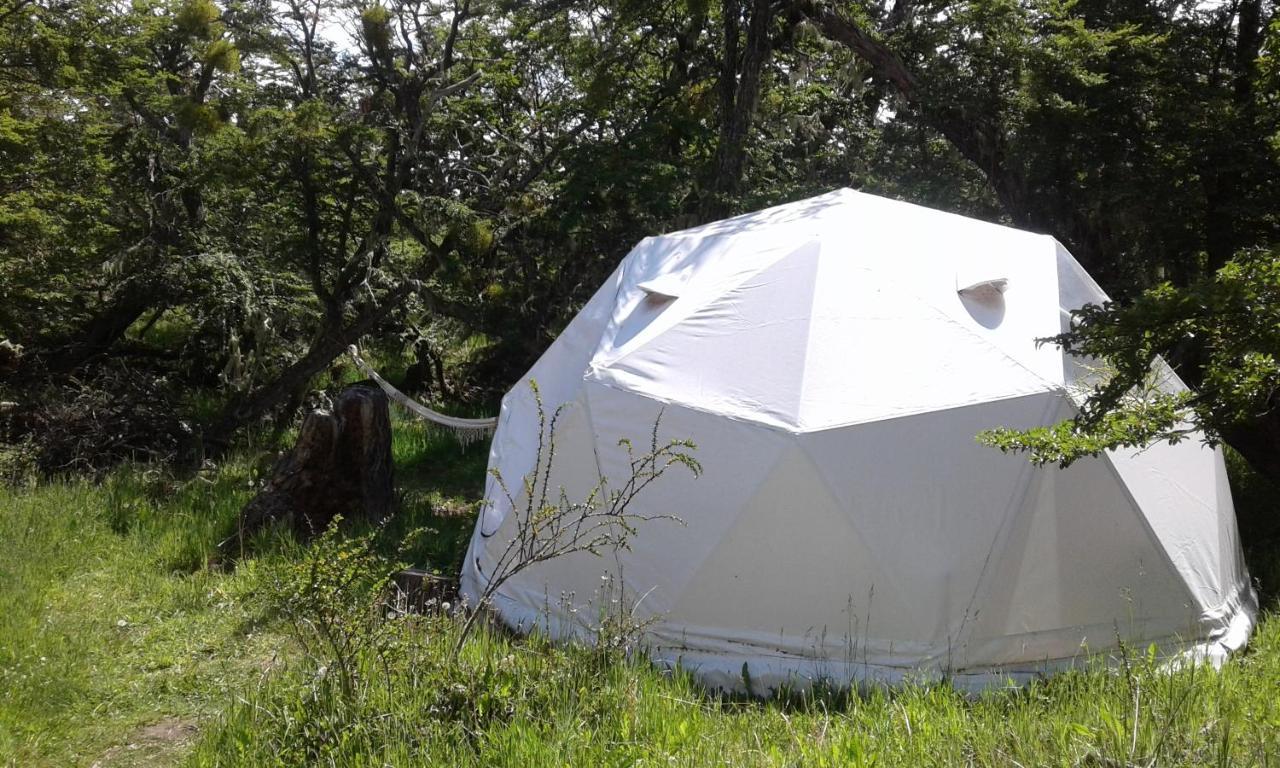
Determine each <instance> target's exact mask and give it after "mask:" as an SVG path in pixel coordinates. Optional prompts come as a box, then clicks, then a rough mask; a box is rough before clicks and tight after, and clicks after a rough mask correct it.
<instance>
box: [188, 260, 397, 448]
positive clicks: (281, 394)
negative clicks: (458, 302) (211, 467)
mask: <svg viewBox="0 0 1280 768" xmlns="http://www.w3.org/2000/svg"><path fill="white" fill-rule="evenodd" d="M417 288H418V284H417V283H416V282H408V283H405V284H404V285H402V286H400V287H399V288H397V289H396V290H394V291H392V292H391V293H390V294H388V295H386V296H384V297H382V299H381V302H380V303H379V304H378V305H377V306H376V307H370V308H368V309H367V310H366V311H365V312H363V313H361V315H360V316H359V317H358V318H357V319H356V320H355V321H354V322H353V323H351V324H350V325H348V326H346V327H344V328H330V329H327V330H324V331H322V332H321V333H320V336H319V337H318V338H317V339H316V340H315V341H314V342H313V343H312V344H311V348H310V349H308V350H307V354H306V355H303V357H302V358H301V359H299V360H297V361H296V362H294V363H293V365H290V366H289V367H288V368H285V369H284V370H283V371H281V372H280V374H279V375H278V376H276V378H275V379H273V380H271V381H269V382H267V383H266V384H263V385H262V386H261V387H258V388H257V389H255V390H254V391H252V392H250V393H249V394H247V395H245V396H244V397H241V398H237V399H235V400H232V401H231V402H229V403H227V405H226V407H224V408H223V409H222V413H221V414H219V416H218V418H217V419H216V420H215V421H214V422H213V423H212V424H211V425H210V426H208V427H207V428H206V429H205V430H204V431H203V434H202V438H201V440H202V442H201V444H200V445H198V446H193V450H192V451H191V452H190V453H191V455H190V457H189V458H190V459H192V460H200V459H203V458H216V457H219V456H221V455H222V454H224V453H225V452H226V450H227V449H228V448H229V447H230V446H231V439H232V437H233V436H234V435H235V433H236V432H237V431H239V429H240V428H241V427H243V426H245V425H247V424H249V423H250V422H252V421H254V420H255V419H260V418H262V417H263V416H264V415H266V414H267V413H269V412H270V411H271V410H272V409H274V408H275V407H276V406H278V405H279V404H280V403H282V402H284V401H285V400H286V399H288V397H289V396H290V395H291V394H292V393H294V392H297V391H298V390H299V389H300V388H302V387H303V386H305V385H306V383H307V382H308V381H310V380H311V378H312V377H314V376H315V375H316V374H318V373H320V372H321V371H323V370H324V369H325V368H326V367H328V365H329V364H330V363H332V362H333V360H334V358H336V357H338V355H341V354H342V353H343V352H344V351H346V349H347V347H348V346H349V345H351V344H354V343H355V342H356V341H357V340H359V338H360V337H361V336H363V335H365V334H366V333H368V332H369V331H370V330H372V329H373V327H374V326H375V325H377V324H378V322H379V321H381V320H382V319H383V318H385V317H387V316H388V315H389V314H391V312H392V310H394V309H395V308H396V307H398V306H400V304H402V303H403V302H404V300H405V299H407V298H408V297H409V294H411V293H413V292H414V291H415V290H417Z"/></svg>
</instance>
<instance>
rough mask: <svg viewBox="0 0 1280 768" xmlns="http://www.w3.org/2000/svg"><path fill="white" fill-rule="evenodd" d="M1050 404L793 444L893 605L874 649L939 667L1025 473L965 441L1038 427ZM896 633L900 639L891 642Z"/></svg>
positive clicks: (1016, 403)
mask: <svg viewBox="0 0 1280 768" xmlns="http://www.w3.org/2000/svg"><path fill="white" fill-rule="evenodd" d="M1057 398H1058V395H1056V394H1053V393H1041V394H1037V395H1029V396H1025V397H1018V398H1011V399H1008V400H1000V401H996V402H989V403H980V404H977V405H970V406H966V407H962V408H954V409H947V410H942V411H933V412H929V413H923V414H915V415H912V416H905V417H901V418H897V419H890V420H885V421H877V422H872V423H867V424H859V425H856V426H851V427H844V428H839V429H829V430H823V431H820V432H813V433H808V434H804V435H801V436H800V437H799V439H800V441H801V444H802V445H803V446H804V448H805V450H806V452H807V453H808V455H809V456H810V457H812V460H813V463H814V465H815V466H817V467H818V469H819V471H820V473H821V476H822V478H823V480H824V482H825V484H826V485H827V487H829V488H831V489H832V490H833V492H834V494H835V497H836V499H837V500H838V501H839V503H840V507H841V509H842V510H843V513H844V514H845V515H846V516H847V517H848V519H849V521H850V523H851V525H852V526H853V527H854V529H855V530H857V531H858V533H859V537H860V538H861V540H862V541H863V542H865V543H866V545H867V546H868V548H869V549H870V550H871V551H872V552H873V553H875V555H874V556H875V557H876V558H877V559H878V560H879V561H880V562H881V563H882V568H884V569H886V570H888V571H889V572H890V573H893V574H894V576H893V578H894V581H895V583H896V585H897V586H898V589H899V592H900V593H901V594H902V595H903V600H902V602H901V603H891V602H888V601H884V600H881V601H880V602H879V604H878V606H875V607H876V609H877V610H875V611H873V612H872V615H871V617H870V619H871V621H870V623H871V627H872V630H873V634H872V635H871V637H872V639H873V640H875V641H883V642H884V643H886V644H887V643H890V642H892V643H900V642H902V641H905V640H912V641H915V642H916V643H917V644H918V645H920V646H921V647H927V648H928V649H929V650H928V656H929V658H930V663H934V662H937V664H938V666H941V665H942V664H945V663H946V657H947V656H948V654H953V653H954V648H955V646H956V643H957V642H958V641H959V638H960V633H961V630H962V627H963V626H964V623H965V621H966V620H967V618H968V617H969V613H970V612H971V611H972V610H973V607H974V606H973V602H974V596H975V594H976V592H977V590H978V588H979V584H980V579H981V578H982V576H983V573H984V569H985V568H986V564H987V562H988V560H989V558H990V557H991V553H992V550H993V548H994V547H996V546H997V542H998V541H999V538H1000V536H1001V535H1002V533H1003V531H1004V529H1005V528H1006V527H1007V525H1008V521H1009V519H1010V518H1011V517H1012V516H1014V515H1015V514H1016V512H1017V509H1018V508H1019V507H1020V506H1021V504H1022V503H1023V498H1024V497H1025V495H1026V493H1027V488H1028V485H1029V478H1030V475H1031V470H1032V467H1031V465H1030V464H1029V463H1028V462H1027V461H1025V460H1023V459H1021V458H1019V457H1017V456H1009V455H1005V454H1003V453H1000V452H999V451H994V450H991V449H990V448H986V447H984V446H982V445H980V444H978V442H977V441H976V440H975V436H976V435H977V434H978V433H979V432H981V431H982V430H984V429H988V428H990V427H992V426H997V425H1000V424H1010V425H1024V426H1034V425H1037V424H1043V423H1045V422H1046V420H1047V415H1048V414H1051V413H1053V412H1054V410H1056V405H1055V401H1056V399H1057ZM828 608H830V606H828ZM815 610H817V609H816V608H815ZM886 614H887V615H886ZM907 616H909V617H911V622H910V626H909V628H908V626H907V625H906V624H905V621H904V617H907ZM895 624H897V625H902V627H903V629H902V631H903V632H904V634H898V633H894V632H893V629H894V627H895Z"/></svg>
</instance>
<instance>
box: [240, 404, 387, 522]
mask: <svg viewBox="0 0 1280 768" xmlns="http://www.w3.org/2000/svg"><path fill="white" fill-rule="evenodd" d="M388 404H389V403H388V400H387V396H386V394H384V393H383V391H382V390H381V389H379V388H378V386H377V385H376V384H373V383H372V382H362V383H360V384H354V385H352V386H350V387H348V388H346V389H345V390H343V392H342V394H341V395H339V396H338V401H337V403H336V404H335V405H334V407H333V408H332V410H330V409H327V408H318V409H316V410H313V411H311V412H310V413H308V414H307V416H306V418H305V419H304V420H303V422H302V429H301V430H300V431H299V434H298V440H297V442H296V443H295V444H294V447H293V450H291V451H289V453H287V454H285V456H283V457H282V458H281V459H280V460H279V461H277V462H276V464H275V466H274V467H273V468H272V470H271V476H270V477H269V478H267V480H266V482H265V483H264V484H263V487H262V491H261V492H259V493H258V495H257V496H255V497H253V499H251V500H250V501H249V503H248V504H246V505H245V507H244V509H243V510H241V513H240V526H239V529H238V530H237V532H236V535H235V536H233V537H232V538H231V539H228V540H227V541H225V542H223V546H224V547H225V546H226V545H227V544H229V543H232V542H243V541H244V539H245V538H246V537H248V536H251V535H252V534H253V533H254V532H256V531H258V530H260V529H261V528H262V527H264V526H266V525H268V524H271V523H276V522H279V523H284V524H285V525H287V526H289V528H291V529H292V530H293V531H294V533H295V534H296V535H297V536H299V537H300V538H302V539H309V538H311V537H312V536H314V535H316V534H317V533H319V532H321V531H323V530H324V529H325V528H327V527H328V526H329V524H330V523H332V522H333V519H334V517H335V516H337V515H345V516H346V517H348V518H351V517H359V518H361V519H364V520H368V521H370V522H373V523H380V522H382V521H383V520H386V519H387V518H388V517H390V516H391V514H392V513H393V512H394V510H395V492H394V487H393V478H392V462H391V419H390V415H389V411H388Z"/></svg>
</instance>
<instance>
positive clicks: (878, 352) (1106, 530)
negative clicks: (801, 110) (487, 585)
mask: <svg viewBox="0 0 1280 768" xmlns="http://www.w3.org/2000/svg"><path fill="white" fill-rule="evenodd" d="M1101 300H1105V294H1103V293H1102V292H1101V290H1099V289H1098V287H1097V286H1096V284H1094V283H1093V282H1092V280H1090V279H1089V278H1088V276H1087V274H1085V273H1084V271H1083V270H1082V269H1080V267H1079V265H1078V264H1076V262H1075V261H1074V259H1072V257H1071V256H1070V254H1069V253H1067V252H1066V250H1065V249H1064V248H1062V246H1060V245H1059V244H1058V243H1057V242H1056V241H1054V240H1053V239H1052V238H1049V237H1046V236H1041V235H1034V234H1030V233H1027V232H1022V231H1018V230H1014V229H1010V228H1007V227H1001V226H998V225H994V224H989V223H985V222H979V221H975V220H972V219H967V218H964V217H961V216H955V215H952V214H946V213H942V212H938V211H933V210H930V209H927V208H922V207H919V206H914V205H910V204H906V203H901V202H897V201H893V200H888V199H885V198H880V197H875V196H872V195H865V194H860V193H856V192H852V191H850V190H837V191H835V192H832V193H829V194H827V195H822V196H820V197H816V198H812V199H809V200H802V201H798V202H796V203H791V204H788V205H784V206H778V207H776V208H770V209H767V210H764V211H760V212H757V213H753V214H748V215H746V216H740V217H736V218H733V219H727V220H725V221H721V222H715V223H712V224H708V225H706V226H703V227H699V228H696V229H691V230H685V231H682V232H676V233H672V234H668V235H664V236H661V237H653V238H647V239H645V240H644V241H642V242H641V243H640V244H638V245H637V246H636V248H635V249H633V250H632V252H631V253H630V254H629V255H628V256H627V257H626V259H624V260H623V262H622V263H621V264H620V265H619V267H618V269H617V270H615V272H614V274H613V275H612V276H611V277H610V279H609V280H608V281H606V283H605V285H604V286H602V287H601V288H600V290H599V291H598V292H597V293H596V295H595V296H594V297H593V298H592V299H591V301H590V302H588V304H587V305H586V306H585V307H584V308H583V310H582V311H581V312H580V313H579V315H578V316H577V317H576V318H575V319H574V321H573V322H572V323H571V324H570V325H569V327H568V328H566V330H565V331H564V333H563V334H562V335H561V336H560V338H559V339H557V341H556V342H555V343H554V344H553V345H552V346H551V347H550V348H549V349H548V350H547V352H546V353H545V354H544V355H543V357H542V358H541V359H540V360H539V361H538V363H536V364H535V365H534V367H533V369H532V370H531V371H530V372H529V375H528V377H527V378H533V379H536V380H537V381H538V383H539V385H540V390H541V393H542V397H543V399H544V402H545V403H546V405H547V406H548V408H551V409H554V408H555V407H557V406H559V405H560V404H563V403H568V404H570V407H569V409H568V410H567V411H566V416H565V418H564V419H563V421H562V423H561V424H559V425H558V428H557V460H556V466H554V467H553V468H552V472H553V481H552V482H553V485H563V486H564V487H565V489H566V492H567V493H568V495H569V498H571V499H572V498H575V494H585V493H587V492H588V491H589V489H590V488H591V487H592V486H594V484H595V483H597V482H598V480H599V478H600V477H601V476H604V477H609V478H620V477H625V476H626V475H627V467H626V463H625V454H624V453H623V452H621V450H620V449H619V448H618V447H617V441H618V439H619V438H622V437H633V438H641V437H644V436H646V435H648V433H649V431H650V430H651V429H652V427H653V424H654V421H655V419H656V418H657V416H658V414H659V413H662V414H663V416H662V422H661V430H662V436H663V437H664V438H666V437H672V438H688V439H692V440H693V441H694V442H695V443H697V444H698V446H699V449H698V452H697V456H698V459H699V461H700V462H701V463H702V464H703V467H704V470H705V472H704V475H703V477H701V478H700V479H697V480H694V479H692V478H688V477H684V476H679V477H677V476H670V475H669V476H667V477H664V478H663V479H662V481H661V482H659V483H657V484H655V485H654V486H652V487H651V488H650V489H648V490H646V492H645V495H643V496H641V497H640V498H638V499H637V500H636V502H635V503H636V504H637V505H641V506H644V507H645V508H646V510H649V509H651V510H667V511H671V512H673V513H674V514H676V515H678V516H679V517H680V518H681V520H683V521H684V525H683V526H672V525H669V524H668V525H662V524H661V523H663V522H667V521H653V522H652V523H646V524H644V525H643V526H642V530H640V531H639V533H638V535H637V537H636V538H635V539H634V540H633V544H632V549H631V550H630V551H629V552H625V553H622V554H621V555H620V557H619V559H618V560H617V562H616V563H615V562H605V561H604V560H601V559H599V558H595V557H592V556H590V555H585V554H584V555H575V556H570V557H567V558H563V559H562V560H560V561H555V562H549V563H543V564H540V565H538V566H536V567H534V568H530V569H529V570H527V571H525V572H523V573H521V574H520V576H519V577H518V578H514V579H511V580H510V581H508V582H506V583H505V584H504V585H503V587H502V588H501V589H500V590H499V592H498V595H497V600H496V608H497V610H498V611H499V613H500V614H501V615H502V616H503V617H504V618H505V619H506V620H507V621H508V622H510V623H511V624H513V625H522V626H525V627H528V626H532V625H533V624H535V623H539V624H541V625H543V626H544V627H546V628H547V629H549V630H550V631H552V632H554V633H558V634H572V633H575V632H577V631H578V628H576V626H575V625H574V623H573V621H572V618H571V617H572V616H573V615H574V609H575V608H582V609H587V610H588V613H589V612H590V608H591V605H590V604H591V602H592V600H593V599H597V598H595V597H593V591H595V592H598V585H599V584H600V575H601V572H602V571H605V570H611V569H612V570H621V571H622V573H621V574H616V573H615V576H618V577H619V578H622V577H623V576H625V578H624V579H623V581H624V582H625V584H626V586H627V589H628V591H630V592H634V593H635V594H637V595H644V600H643V601H642V603H641V605H640V606H639V609H638V615H639V616H640V617H641V618H643V619H646V620H651V621H650V623H649V629H648V641H649V643H650V649H651V652H652V653H653V655H654V656H655V657H656V658H658V659H664V660H667V661H671V662H675V661H681V662H683V664H684V665H685V666H686V667H687V668H694V669H695V670H697V671H698V672H699V674H701V675H702V676H703V678H704V679H705V680H706V681H707V682H708V683H710V684H712V685H717V686H724V687H737V686H739V685H741V669H742V665H743V663H746V664H747V665H748V668H749V669H750V674H751V677H752V679H753V680H756V681H760V682H761V684H763V685H771V684H772V685H777V684H781V683H783V682H787V681H791V682H803V681H804V680H807V679H812V678H813V677H817V676H821V677H830V678H832V679H835V680H836V682H841V683H843V682H848V681H850V680H852V679H854V678H858V679H867V678H872V679H887V680H896V679H900V678H901V677H902V676H903V675H907V674H924V675H942V674H946V675H948V676H949V677H950V678H951V679H953V680H954V681H956V682H957V684H960V685H966V686H981V685H984V684H986V683H987V682H990V681H992V680H997V679H1003V677H1004V676H1005V675H1013V676H1015V677H1018V676H1028V675H1034V674H1038V673H1041V672H1043V671H1046V670H1049V669H1052V668H1056V667H1057V666H1060V665H1062V664H1067V663H1071V661H1072V660H1073V659H1076V658H1079V657H1080V655H1081V654H1080V648H1081V646H1082V643H1083V644H1084V645H1085V646H1086V647H1088V648H1091V649H1097V650H1102V649H1105V648H1107V647H1110V646H1112V645H1114V644H1115V642H1116V641H1117V637H1119V638H1122V639H1124V640H1126V641H1130V642H1135V641H1142V642H1144V643H1145V642H1148V641H1154V642H1160V643H1163V644H1165V645H1166V646H1168V647H1170V648H1171V649H1173V648H1185V647H1194V648H1195V649H1197V650H1199V651H1204V652H1211V653H1218V654H1221V653H1225V651H1226V650H1228V649H1230V648H1233V647H1237V646H1239V645H1241V644H1242V643H1243V642H1244V640H1245V638H1246V637H1247V634H1248V630H1249V627H1250V626H1251V622H1252V612H1253V608H1252V604H1253V603H1252V601H1253V596H1252V592H1251V590H1250V588H1249V586H1248V578H1247V574H1245V572H1244V567H1243V564H1242V560H1241V557H1240V551H1239V543H1238V541H1237V539H1236V532H1235V519H1234V512H1233V510H1232V507H1231V500H1230V492H1229V490H1228V489H1227V486H1226V477H1225V470H1224V467H1223V463H1222V458H1221V455H1220V453H1218V452H1216V451H1214V450H1211V449H1208V448H1205V447H1203V446H1201V445H1200V444H1199V443H1198V442H1196V441H1188V442H1184V443H1181V444H1179V445H1176V446H1156V447H1153V448H1151V449H1149V450H1147V451H1144V452H1138V453H1115V452H1113V453H1109V454H1108V455H1106V456H1103V457H1100V458H1098V459H1093V460H1086V461H1081V462H1078V463H1077V464H1076V465H1073V467H1071V468H1070V469H1067V470H1057V469H1052V468H1040V469H1037V468H1034V467H1032V466H1031V465H1030V464H1028V463H1027V462H1026V461H1025V460H1024V459H1021V458H1019V457H1016V456H1005V455H1003V454H1001V453H999V452H998V451H995V450H993V449H990V448H986V447H983V446H980V445H978V444H977V443H976V442H975V440H974V436H975V435H976V434H977V433H978V432H980V431H981V430H983V429H987V428H990V427H995V426H1015V427H1026V426H1034V425H1038V424H1047V423H1052V422H1054V421H1057V420H1059V419H1061V418H1065V417H1067V416H1069V415H1070V414H1071V413H1073V412H1074V410H1073V409H1074V404H1073V399H1072V394H1073V393H1072V388H1073V386H1074V385H1075V383H1076V382H1077V380H1078V379H1080V378H1081V377H1082V376H1085V375H1088V370H1087V368H1086V367H1082V366H1081V365H1080V364H1079V363H1078V362H1077V361H1074V360H1071V359H1068V358H1064V356H1063V354H1062V353H1061V351H1060V350H1059V349H1057V348H1056V347H1053V346H1052V345H1043V346H1042V345H1037V344H1036V339H1037V338H1042V337H1045V336H1050V335H1053V334H1055V333H1057V332H1058V331H1059V330H1060V329H1061V328H1062V327H1063V323H1064V322H1065V318H1066V317H1067V316H1068V315H1069V311H1070V310H1071V309H1074V308H1076V307H1078V306H1080V305H1081V304H1083V303H1085V302H1088V301H1101ZM1166 386H1181V384H1180V383H1179V382H1177V381H1176V377H1173V375H1172V373H1171V372H1170V373H1168V376H1167V382H1166ZM537 432H538V427H537V422H536V412H535V408H534V404H533V402H532V398H531V395H530V393H529V391H528V387H527V383H526V381H525V380H522V381H521V382H520V383H519V384H517V386H516V387H514V388H513V389H512V390H511V392H510V393H509V394H508V395H507V397H506V398H505V399H504V402H503V409H502V416H501V418H500V423H499V427H498V432H497V435H496V436H495V439H494V443H493V446H492V448H491V454H490V466H491V467H492V468H495V469H497V470H499V471H500V473H501V474H502V476H503V477H504V478H507V480H508V482H509V483H510V482H511V481H512V479H513V478H519V477H522V476H524V475H525V474H526V473H527V472H529V471H530V470H531V469H533V462H534V461H535V456H536V447H537ZM1170 478H1176V479H1177V483H1176V484H1174V483H1171V482H1169V481H1170ZM499 496H500V494H499V493H498V492H497V488H495V487H493V483H492V481H491V483H490V488H489V489H488V492H487V498H488V500H489V502H490V505H489V506H488V507H487V508H486V510H485V511H484V513H483V514H482V515H481V519H480V520H479V521H478V523H477V531H476V534H475V536H474V537H473V540H472V544H471V549H470V551H469V553H468V556H467V560H466V567H465V568H464V573H463V590H464V593H466V594H468V595H469V596H471V597H472V598H474V597H475V596H476V595H478V594H480V591H481V589H482V584H483V580H484V579H485V578H486V576H485V573H486V564H488V565H489V567H492V559H493V556H494V547H497V546H500V544H499V542H503V540H504V539H503V537H504V535H508V534H509V532H510V530H511V529H512V526H513V524H514V519H513V518H514V514H513V513H512V512H511V511H510V510H508V509H505V508H504V504H503V502H502V500H501V499H500V498H499ZM508 537H509V536H508ZM562 594H563V595H572V596H573V597H571V598H567V599H568V602H570V603H572V602H574V601H577V602H579V603H581V605H578V606H574V605H568V604H565V603H564V601H559V602H557V601H550V600H548V595H562ZM597 597H598V596H597ZM1122 624H1127V628H1126V627H1124V626H1121V625H1122Z"/></svg>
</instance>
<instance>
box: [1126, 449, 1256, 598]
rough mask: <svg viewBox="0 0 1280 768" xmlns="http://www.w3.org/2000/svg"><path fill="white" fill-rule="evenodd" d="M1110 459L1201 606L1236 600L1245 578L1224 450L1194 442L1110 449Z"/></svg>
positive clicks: (1245, 580)
mask: <svg viewBox="0 0 1280 768" xmlns="http://www.w3.org/2000/svg"><path fill="white" fill-rule="evenodd" d="M1106 460H1107V461H1108V462H1110V464H1111V465H1112V466H1114V467H1115V471H1116V472H1117V473H1118V474H1119V476H1120V478H1121V479H1122V481H1123V482H1124V485H1125V487H1126V489H1127V490H1128V492H1129V494H1130V495H1131V497H1132V498H1133V500H1134V503H1135V504H1136V505H1137V506H1138V508H1139V509H1141V510H1142V513H1143V515H1144V517H1145V519H1146V521H1147V524H1148V525H1149V526H1150V528H1151V531H1152V533H1153V534H1154V535H1155V536H1156V538H1157V539H1158V540H1159V542H1160V544H1161V545H1162V546H1163V548H1164V550H1165V552H1166V553H1167V554H1168V557H1169V559H1170V561H1171V562H1173V564H1174V565H1175V566H1176V567H1177V569H1178V571H1179V573H1181V574H1182V575H1183V578H1184V579H1186V581H1187V584H1188V586H1189V587H1190V589H1191V592H1192V594H1193V595H1194V597H1195V599H1196V603H1197V605H1199V607H1200V608H1201V609H1202V610H1205V611H1209V610H1212V609H1214V608H1217V607H1218V606H1220V605H1222V604H1223V603H1224V602H1226V601H1228V600H1230V599H1233V598H1235V597H1237V593H1238V591H1239V590H1238V587H1239V585H1240V584H1241V583H1242V580H1243V581H1244V582H1245V583H1247V578H1244V577H1245V569H1244V562H1243V559H1242V558H1241V557H1240V551H1241V548H1240V538H1239V534H1238V533H1237V531H1236V520H1235V514H1234V506H1233V504H1232V502H1231V492H1230V486H1229V484H1228V481H1227V468H1226V464H1225V462H1224V461H1223V458H1222V450H1221V449H1218V448H1210V447H1208V446H1206V445H1204V444H1203V443H1201V442H1200V441H1199V440H1198V439H1194V438H1193V439H1189V440H1183V441H1182V442H1180V443H1177V444H1175V445H1170V444H1169V443H1156V444H1154V445H1151V446H1148V447H1146V448H1144V449H1120V450H1115V451H1108V452H1107V454H1106ZM1227 513H1230V514H1227Z"/></svg>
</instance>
